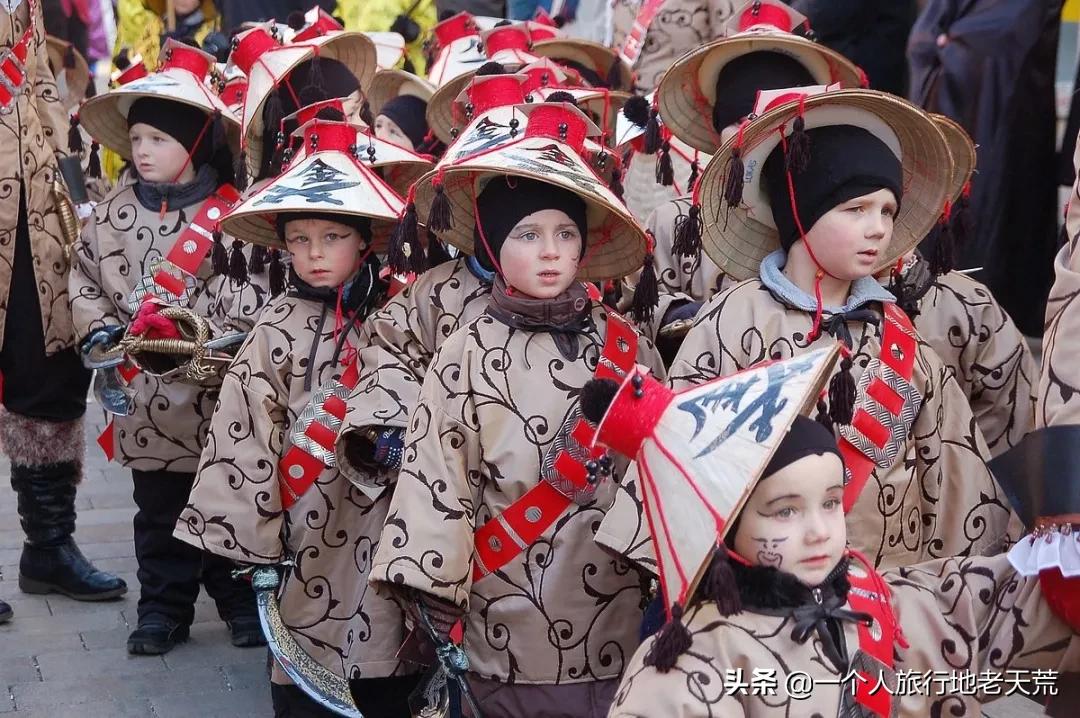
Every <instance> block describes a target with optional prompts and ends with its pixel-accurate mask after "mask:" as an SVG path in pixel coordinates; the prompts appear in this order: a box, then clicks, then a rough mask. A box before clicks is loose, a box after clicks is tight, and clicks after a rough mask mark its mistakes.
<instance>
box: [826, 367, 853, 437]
mask: <svg viewBox="0 0 1080 718" xmlns="http://www.w3.org/2000/svg"><path fill="white" fill-rule="evenodd" d="M854 415H855V377H854V376H852V374H851V357H844V358H843V359H841V360H840V371H838V372H837V373H836V374H835V375H834V376H833V378H832V379H831V380H830V381H829V418H830V419H831V420H832V423H833V425H837V424H839V425H840V426H846V425H848V424H850V423H851V419H852V417H854Z"/></svg>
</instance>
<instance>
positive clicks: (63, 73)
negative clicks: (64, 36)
mask: <svg viewBox="0 0 1080 718" xmlns="http://www.w3.org/2000/svg"><path fill="white" fill-rule="evenodd" d="M45 49H46V51H47V52H48V54H49V66H50V67H51V68H52V71H53V74H54V75H55V76H56V79H57V82H58V83H59V81H60V78H61V77H63V80H64V84H65V85H66V87H67V91H66V92H65V93H64V94H63V96H62V97H61V101H62V102H63V103H64V109H65V110H68V111H69V112H70V111H71V109H72V108H73V107H77V106H78V104H79V103H80V102H82V101H83V100H84V99H85V98H86V88H88V87H89V86H90V65H88V64H87V63H86V58H85V57H83V55H82V53H81V52H79V51H78V49H76V48H75V46H74V45H72V44H71V43H70V42H67V41H65V40H61V39H60V38H58V37H53V36H52V35H46V36H45ZM68 53H71V54H70V58H71V59H72V60H73V61H74V67H65V66H64V65H65V63H64V59H65V58H67V57H69V55H68Z"/></svg>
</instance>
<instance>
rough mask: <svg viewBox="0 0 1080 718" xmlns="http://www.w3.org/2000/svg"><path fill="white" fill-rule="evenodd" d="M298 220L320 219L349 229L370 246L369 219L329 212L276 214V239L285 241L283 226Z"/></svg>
mask: <svg viewBox="0 0 1080 718" xmlns="http://www.w3.org/2000/svg"><path fill="white" fill-rule="evenodd" d="M298 219H321V220H325V221H327V222H337V223H338V224H342V225H345V226H346V227H351V228H352V229H355V230H356V233H357V234H359V235H360V238H361V239H363V240H364V244H365V245H366V246H368V247H370V246H371V237H372V234H371V220H370V219H369V218H367V217H360V216H358V215H355V214H333V213H331V212H282V213H281V214H278V215H277V216H276V217H275V218H274V221H275V223H276V224H277V233H278V238H279V239H280V240H281V241H282V242H284V241H285V225H287V224H288V223H289V222H293V221H296V220H298Z"/></svg>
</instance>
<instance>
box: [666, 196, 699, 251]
mask: <svg viewBox="0 0 1080 718" xmlns="http://www.w3.org/2000/svg"><path fill="white" fill-rule="evenodd" d="M704 229H705V224H704V222H702V221H701V207H699V206H698V205H696V204H692V205H690V210H689V211H688V212H687V213H686V214H682V215H679V216H678V218H676V220H675V239H674V241H673V242H672V243H671V252H672V254H675V255H677V256H680V257H697V256H698V255H699V254H700V252H701V234H702V232H703V231H704Z"/></svg>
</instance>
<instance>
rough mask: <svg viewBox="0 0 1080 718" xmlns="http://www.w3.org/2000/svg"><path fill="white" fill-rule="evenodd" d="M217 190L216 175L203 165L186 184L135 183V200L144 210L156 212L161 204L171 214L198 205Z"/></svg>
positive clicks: (144, 181) (209, 167) (213, 170)
mask: <svg viewBox="0 0 1080 718" xmlns="http://www.w3.org/2000/svg"><path fill="white" fill-rule="evenodd" d="M217 188H218V173H217V171H216V170H215V169H214V168H213V167H211V166H210V165H203V166H202V167H200V168H199V169H198V170H197V171H196V172H195V179H193V180H191V181H190V182H188V183H186V184H177V183H172V182H147V181H146V180H144V179H139V180H138V181H136V182H135V198H136V199H137V200H139V204H141V205H142V206H143V207H145V208H146V209H149V210H152V211H154V212H158V211H160V210H161V205H162V203H163V202H164V203H166V207H167V208H168V210H169V211H170V212H171V211H173V210H177V209H183V208H184V207H190V206H191V205H193V204H198V203H199V202H202V201H203V200H204V199H206V198H207V197H209V196H210V195H212V194H213V193H214V190H216V189H217Z"/></svg>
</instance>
